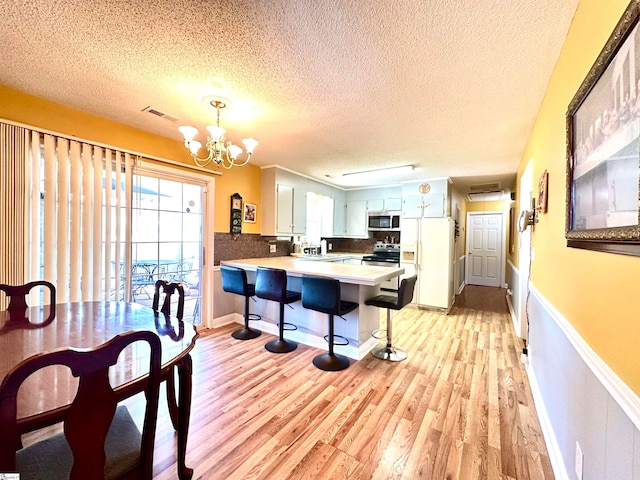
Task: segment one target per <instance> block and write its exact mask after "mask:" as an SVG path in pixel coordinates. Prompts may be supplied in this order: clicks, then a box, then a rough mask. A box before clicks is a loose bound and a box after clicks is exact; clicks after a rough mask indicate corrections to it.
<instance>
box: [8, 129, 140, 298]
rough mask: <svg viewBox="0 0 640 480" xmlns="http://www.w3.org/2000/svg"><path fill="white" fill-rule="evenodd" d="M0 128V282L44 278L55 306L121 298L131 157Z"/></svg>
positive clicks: (24, 130) (14, 282)
mask: <svg viewBox="0 0 640 480" xmlns="http://www.w3.org/2000/svg"><path fill="white" fill-rule="evenodd" d="M0 127H1V130H0V134H1V136H0V144H1V150H0V165H2V171H1V173H2V175H1V177H0V186H1V187H2V195H1V196H0V202H1V203H2V204H1V205H0V207H1V208H2V214H3V217H5V218H6V219H7V221H4V222H3V224H4V225H6V228H4V226H3V231H2V235H0V237H1V238H0V241H1V242H2V244H0V247H1V248H0V251H2V252H9V254H8V255H7V254H4V255H3V257H4V258H3V262H4V263H3V265H2V274H1V275H2V276H1V277H0V283H13V284H16V283H25V282H27V281H31V280H36V279H44V280H48V281H50V282H52V283H53V284H54V285H56V290H57V299H58V301H59V302H75V301H81V300H110V299H123V298H126V296H125V295H126V293H127V292H125V289H124V285H126V284H127V283H128V282H126V277H127V275H129V273H128V269H127V268H125V267H124V265H126V264H127V260H129V261H130V259H128V258H127V248H126V246H127V242H126V238H127V237H126V234H127V232H126V228H127V227H126V226H127V225H128V224H129V223H130V222H128V221H127V218H129V217H130V202H128V201H127V198H131V179H132V172H133V163H134V158H133V155H131V154H129V153H125V152H121V151H118V150H115V149H110V148H104V147H102V146H98V145H90V144H88V143H84V142H79V141H76V140H73V139H67V138H63V137H59V136H55V135H52V134H48V133H42V132H38V131H35V130H28V129H25V128H22V127H16V126H13V125H8V124H4V123H0ZM20 212H23V213H22V214H21V213H20ZM128 255H130V253H129V254H128ZM5 259H13V263H12V264H11V265H9V263H10V260H5Z"/></svg>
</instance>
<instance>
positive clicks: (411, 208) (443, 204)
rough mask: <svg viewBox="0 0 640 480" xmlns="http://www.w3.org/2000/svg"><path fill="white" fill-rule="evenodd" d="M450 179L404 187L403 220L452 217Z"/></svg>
mask: <svg viewBox="0 0 640 480" xmlns="http://www.w3.org/2000/svg"><path fill="white" fill-rule="evenodd" d="M450 183H451V180H450V179H449V178H438V179H430V180H423V181H420V182H411V183H406V184H403V185H402V218H441V217H448V216H449V215H450V207H449V189H450Z"/></svg>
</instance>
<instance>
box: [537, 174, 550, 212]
mask: <svg viewBox="0 0 640 480" xmlns="http://www.w3.org/2000/svg"><path fill="white" fill-rule="evenodd" d="M548 189H549V173H548V172H547V171H546V170H545V171H544V173H543V174H542V176H541V177H540V181H539V182H538V212H540V213H547V190H548Z"/></svg>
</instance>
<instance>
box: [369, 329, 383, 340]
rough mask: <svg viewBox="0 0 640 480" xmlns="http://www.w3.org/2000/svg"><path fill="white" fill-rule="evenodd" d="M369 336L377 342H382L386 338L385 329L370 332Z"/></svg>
mask: <svg viewBox="0 0 640 480" xmlns="http://www.w3.org/2000/svg"><path fill="white" fill-rule="evenodd" d="M371 336H372V337H373V338H375V339H377V340H384V339H385V338H387V329H386V328H379V329H377V330H374V331H373V332H371Z"/></svg>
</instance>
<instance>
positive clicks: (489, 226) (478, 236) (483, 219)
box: [466, 213, 504, 287]
mask: <svg viewBox="0 0 640 480" xmlns="http://www.w3.org/2000/svg"><path fill="white" fill-rule="evenodd" d="M503 219H504V215H503V214H502V213H469V214H467V279H466V283H467V285H483V286H486V287H499V286H500V285H501V284H502V272H503V271H504V263H503V258H504V252H503V245H504V238H503V237H504V228H503Z"/></svg>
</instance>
